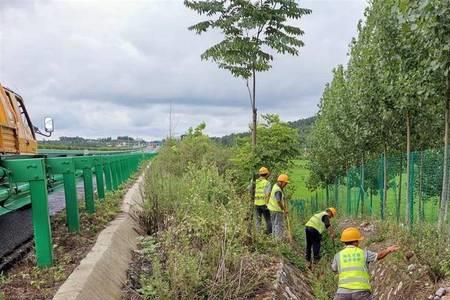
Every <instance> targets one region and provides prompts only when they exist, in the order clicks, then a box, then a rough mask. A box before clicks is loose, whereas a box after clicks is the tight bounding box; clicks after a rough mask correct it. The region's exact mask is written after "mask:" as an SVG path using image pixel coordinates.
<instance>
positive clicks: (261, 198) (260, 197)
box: [255, 178, 269, 206]
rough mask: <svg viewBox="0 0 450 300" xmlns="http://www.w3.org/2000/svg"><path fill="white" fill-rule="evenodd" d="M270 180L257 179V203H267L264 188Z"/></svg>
mask: <svg viewBox="0 0 450 300" xmlns="http://www.w3.org/2000/svg"><path fill="white" fill-rule="evenodd" d="M268 183H269V181H267V179H264V178H263V179H262V178H258V179H256V187H255V205H258V206H261V205H266V194H265V193H264V190H265V189H266V186H267V184H268Z"/></svg>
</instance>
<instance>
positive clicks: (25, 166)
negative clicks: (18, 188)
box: [1, 158, 46, 182]
mask: <svg viewBox="0 0 450 300" xmlns="http://www.w3.org/2000/svg"><path fill="white" fill-rule="evenodd" d="M1 163H2V166H4V167H5V168H6V169H8V170H9V177H10V180H11V181H13V182H25V181H30V180H44V179H46V175H45V174H46V173H45V166H44V159H43V158H30V159H5V160H3V161H2V162H1Z"/></svg>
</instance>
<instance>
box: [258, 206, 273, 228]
mask: <svg viewBox="0 0 450 300" xmlns="http://www.w3.org/2000/svg"><path fill="white" fill-rule="evenodd" d="M262 217H264V221H265V222H266V234H271V233H272V221H271V220H270V210H269V209H268V208H267V206H266V205H255V221H256V229H257V230H259V229H260V228H261V219H262Z"/></svg>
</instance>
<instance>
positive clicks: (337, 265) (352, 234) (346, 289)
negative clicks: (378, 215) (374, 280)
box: [331, 227, 399, 300]
mask: <svg viewBox="0 0 450 300" xmlns="http://www.w3.org/2000/svg"><path fill="white" fill-rule="evenodd" d="M363 239H364V237H363V236H362V235H361V232H360V231H359V229H358V228H355V227H349V228H346V229H345V230H344V231H343V232H342V235H341V241H342V242H343V243H344V244H345V248H344V249H343V250H341V251H340V252H339V253H337V254H336V255H335V256H334V259H333V262H332V264H331V269H332V270H333V271H334V272H338V273H339V283H338V290H337V292H336V295H335V296H334V300H355V299H357V300H372V287H371V285H370V275H369V263H371V262H375V261H377V260H380V259H383V258H385V257H386V256H387V255H388V254H389V253H392V252H395V251H397V250H398V249H399V247H398V246H390V247H388V248H386V249H385V250H383V251H381V252H379V253H375V252H372V251H369V250H362V249H361V248H359V241H361V240H363Z"/></svg>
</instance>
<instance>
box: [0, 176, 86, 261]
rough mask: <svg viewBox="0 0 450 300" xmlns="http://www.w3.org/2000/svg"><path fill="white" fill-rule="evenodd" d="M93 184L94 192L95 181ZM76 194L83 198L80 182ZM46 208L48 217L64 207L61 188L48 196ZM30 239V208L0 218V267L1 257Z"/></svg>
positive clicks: (31, 229)
mask: <svg viewBox="0 0 450 300" xmlns="http://www.w3.org/2000/svg"><path fill="white" fill-rule="evenodd" d="M93 183H94V190H95V180H94V182H93ZM77 192H78V199H82V198H84V186H83V181H82V180H79V181H78V182H77ZM48 206H49V211H50V215H54V214H56V213H57V212H59V211H61V210H63V209H64V208H65V207H66V204H65V200H64V189H63V188H59V189H57V190H56V191H54V192H52V193H50V194H49V195H48ZM32 237H33V225H32V222H31V207H27V208H23V209H20V210H17V211H14V212H11V213H8V214H6V215H3V216H0V265H1V263H2V257H4V256H5V255H9V254H11V253H12V252H14V250H15V249H16V248H17V247H20V246H21V245H22V244H23V243H25V242H26V241H28V240H30V239H31V238H32Z"/></svg>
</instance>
